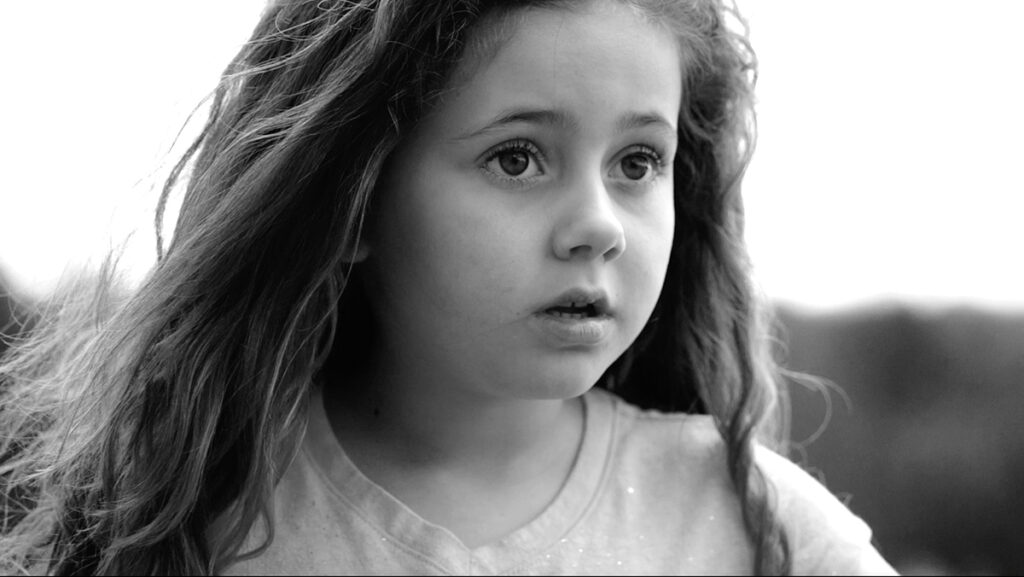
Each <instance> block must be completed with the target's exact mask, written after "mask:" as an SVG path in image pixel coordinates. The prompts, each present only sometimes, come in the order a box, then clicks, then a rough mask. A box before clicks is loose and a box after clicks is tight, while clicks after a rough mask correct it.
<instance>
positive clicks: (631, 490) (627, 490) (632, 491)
mask: <svg viewBox="0 0 1024 577" xmlns="http://www.w3.org/2000/svg"><path fill="white" fill-rule="evenodd" d="M626 492H627V493H629V494H630V495H632V494H633V493H636V489H634V488H633V487H626Z"/></svg>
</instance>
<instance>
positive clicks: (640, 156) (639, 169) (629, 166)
mask: <svg viewBox="0 0 1024 577" xmlns="http://www.w3.org/2000/svg"><path fill="white" fill-rule="evenodd" d="M660 168H661V155H659V154H658V153H657V152H656V151H655V150H654V149H653V148H650V147H648V146H639V147H637V148H635V149H634V150H633V151H632V152H630V153H629V154H627V155H625V156H623V157H622V158H621V159H619V161H618V163H616V165H615V169H614V170H613V173H615V174H614V175H615V176H619V175H621V176H623V177H625V178H626V180H631V181H634V182H639V181H644V180H651V179H653V178H654V177H655V176H657V175H658V171H659V169H660Z"/></svg>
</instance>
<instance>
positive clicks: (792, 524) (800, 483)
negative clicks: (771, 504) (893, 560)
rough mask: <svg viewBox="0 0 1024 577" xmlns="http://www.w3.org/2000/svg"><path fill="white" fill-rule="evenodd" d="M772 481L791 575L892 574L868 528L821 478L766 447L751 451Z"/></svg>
mask: <svg viewBox="0 0 1024 577" xmlns="http://www.w3.org/2000/svg"><path fill="white" fill-rule="evenodd" d="M755 454H756V455H757V463H758V465H759V466H760V467H761V470H762V471H763V472H764V474H765V477H766V478H767V479H768V480H769V481H770V482H771V483H772V485H773V487H774V490H775V494H776V497H777V504H778V514H779V517H780V519H781V521H782V523H783V526H784V527H785V528H786V530H787V532H788V535H789V541H790V548H791V551H792V554H793V558H792V561H793V574H794V575H896V574H897V573H896V570H895V569H893V568H892V566H891V565H889V563H888V562H886V560H885V559H884V558H882V556H881V554H880V553H879V552H878V551H877V550H876V549H875V547H874V546H873V545H872V544H871V529H870V528H869V527H868V525H867V524H866V523H865V522H864V521H863V520H861V519H860V517H857V516H856V515H854V514H853V513H852V512H850V510H849V509H847V508H846V506H845V505H843V504H842V503H840V502H839V500H838V499H836V497H835V496H834V495H832V493H830V492H829V490H828V489H826V488H825V487H824V486H823V485H822V484H821V483H819V482H818V481H817V480H815V479H814V478H813V477H811V476H810V475H809V474H808V473H807V472H806V471H804V470H803V469H801V468H800V467H798V466H797V465H796V464H794V463H793V462H792V461H790V460H789V459H786V458H785V457H782V456H781V455H779V454H777V453H775V452H772V451H770V450H768V449H766V448H763V447H758V449H757V451H756V452H755Z"/></svg>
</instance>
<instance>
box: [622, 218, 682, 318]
mask: <svg viewBox="0 0 1024 577" xmlns="http://www.w3.org/2000/svg"><path fill="white" fill-rule="evenodd" d="M674 234H675V211H674V210H673V204H672V202H671V201H669V202H662V203H659V207H658V210H656V211H651V212H649V213H647V215H646V216H645V217H644V218H642V219H639V220H638V221H637V222H636V223H635V225H634V233H633V235H632V238H631V239H630V241H631V242H630V245H631V246H627V250H626V253H625V254H626V255H630V252H631V251H632V255H631V258H627V259H626V261H627V262H626V263H625V268H626V271H625V272H626V278H625V281H626V282H627V283H630V284H629V287H628V290H629V292H630V293H631V294H633V295H635V298H636V299H637V302H638V304H642V307H641V309H640V310H639V312H640V313H641V315H642V316H643V318H642V319H638V320H639V321H640V322H641V324H643V322H646V321H647V317H648V316H650V313H651V311H653V310H654V305H655V303H656V302H657V300H658V296H659V295H660V294H661V289H662V285H663V284H664V282H665V273H666V271H667V269H668V261H669V257H670V256H671V253H672V239H673V236H674Z"/></svg>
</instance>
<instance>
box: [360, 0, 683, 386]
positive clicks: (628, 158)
mask: <svg viewBox="0 0 1024 577" xmlns="http://www.w3.org/2000/svg"><path fill="white" fill-rule="evenodd" d="M514 18H515V22H516V23H517V24H516V26H515V27H514V29H513V30H512V33H511V35H510V37H509V38H508V39H507V41H503V42H501V43H500V45H499V47H498V48H497V49H496V51H495V52H493V53H491V54H486V55H483V56H468V57H467V58H466V61H465V62H463V63H462V64H461V65H460V67H459V69H458V70H457V71H456V75H455V77H456V78H457V79H458V80H457V82H456V87H455V88H456V89H455V90H454V91H453V92H451V93H450V94H448V95H446V96H445V97H444V98H443V99H442V100H441V102H440V103H439V104H438V105H437V106H436V107H435V108H434V109H433V110H432V112H431V113H430V115H428V117H427V118H425V119H424V121H423V122H422V123H421V124H420V125H419V126H418V127H417V129H416V131H415V132H414V134H412V135H410V137H409V138H408V139H407V140H406V141H405V142H404V143H403V145H402V147H400V149H399V150H397V151H396V152H395V154H394V156H393V157H392V159H391V163H390V165H389V167H390V168H389V170H388V173H387V174H386V175H385V177H384V182H383V184H382V187H381V190H380V194H379V195H378V196H377V198H376V199H375V201H374V202H375V203H377V205H376V206H375V217H374V218H375V220H374V224H373V227H372V231H371V233H370V235H369V239H368V242H369V249H370V253H369V254H370V256H369V257H368V259H367V262H366V267H367V271H368V277H367V278H368V294H369V296H370V299H371V303H372V305H373V309H374V312H375V315H376V317H377V319H378V321H379V322H380V323H381V329H382V336H383V339H384V347H383V348H382V350H383V351H384V353H383V354H384V355H385V356H384V357H383V358H382V359H381V361H382V362H387V363H389V364H395V363H397V364H398V365H402V366H405V367H406V368H407V369H408V368H413V369H414V370H415V371H416V372H417V374H418V375H419V376H420V377H421V378H422V379H423V380H430V381H437V380H442V381H443V382H444V384H445V386H448V385H450V386H458V387H462V388H464V389H469V390H471V391H473V392H475V393H483V394H487V395H490V396H501V397H506V398H518V399H553V398H569V397H573V396H576V395H579V394H581V393H583V392H584V391H586V390H587V389H588V388H589V387H590V386H592V385H593V384H594V383H595V381H596V380H597V379H598V378H599V377H600V375H601V374H602V373H603V372H604V371H605V370H606V369H607V368H608V366H609V365H610V364H611V363H612V362H613V361H614V360H615V359H616V358H618V357H619V355H621V354H622V353H623V352H624V351H625V350H626V348H627V347H628V346H629V345H630V344H631V343H632V342H633V340H634V339H635V338H636V337H637V336H638V335H639V333H640V330H641V329H642V328H643V326H644V324H645V323H646V322H647V320H648V318H649V317H650V315H651V312H652V310H653V308H654V305H655V302H656V301H657V299H658V295H659V293H660V291H661V286H662V284H663V281H664V278H665V270H666V268H667V265H668V259H669V252H670V250H671V246H672V235H673V228H674V222H675V213H674V206H673V186H672V160H673V157H674V156H675V153H676V144H677V143H676V122H677V118H678V116H679V105H680V99H681V91H682V78H681V76H682V72H681V68H682V66H681V62H680V55H679V50H678V48H677V45H676V42H675V40H674V38H673V37H672V35H671V34H670V33H669V32H668V31H666V30H663V29H661V28H658V27H656V26H655V25H653V24H651V23H649V22H647V21H645V20H644V18H643V17H642V16H640V15H639V14H637V13H635V12H634V11H633V10H632V9H630V8H628V7H625V6H622V5H620V4H618V3H615V2H611V1H604V0H601V1H595V2H592V3H590V4H589V5H587V6H585V7H582V8H580V9H577V10H573V11H571V12H570V11H551V10H541V9H535V10H530V11H528V12H525V13H522V14H518V15H516V16H514Z"/></svg>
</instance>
